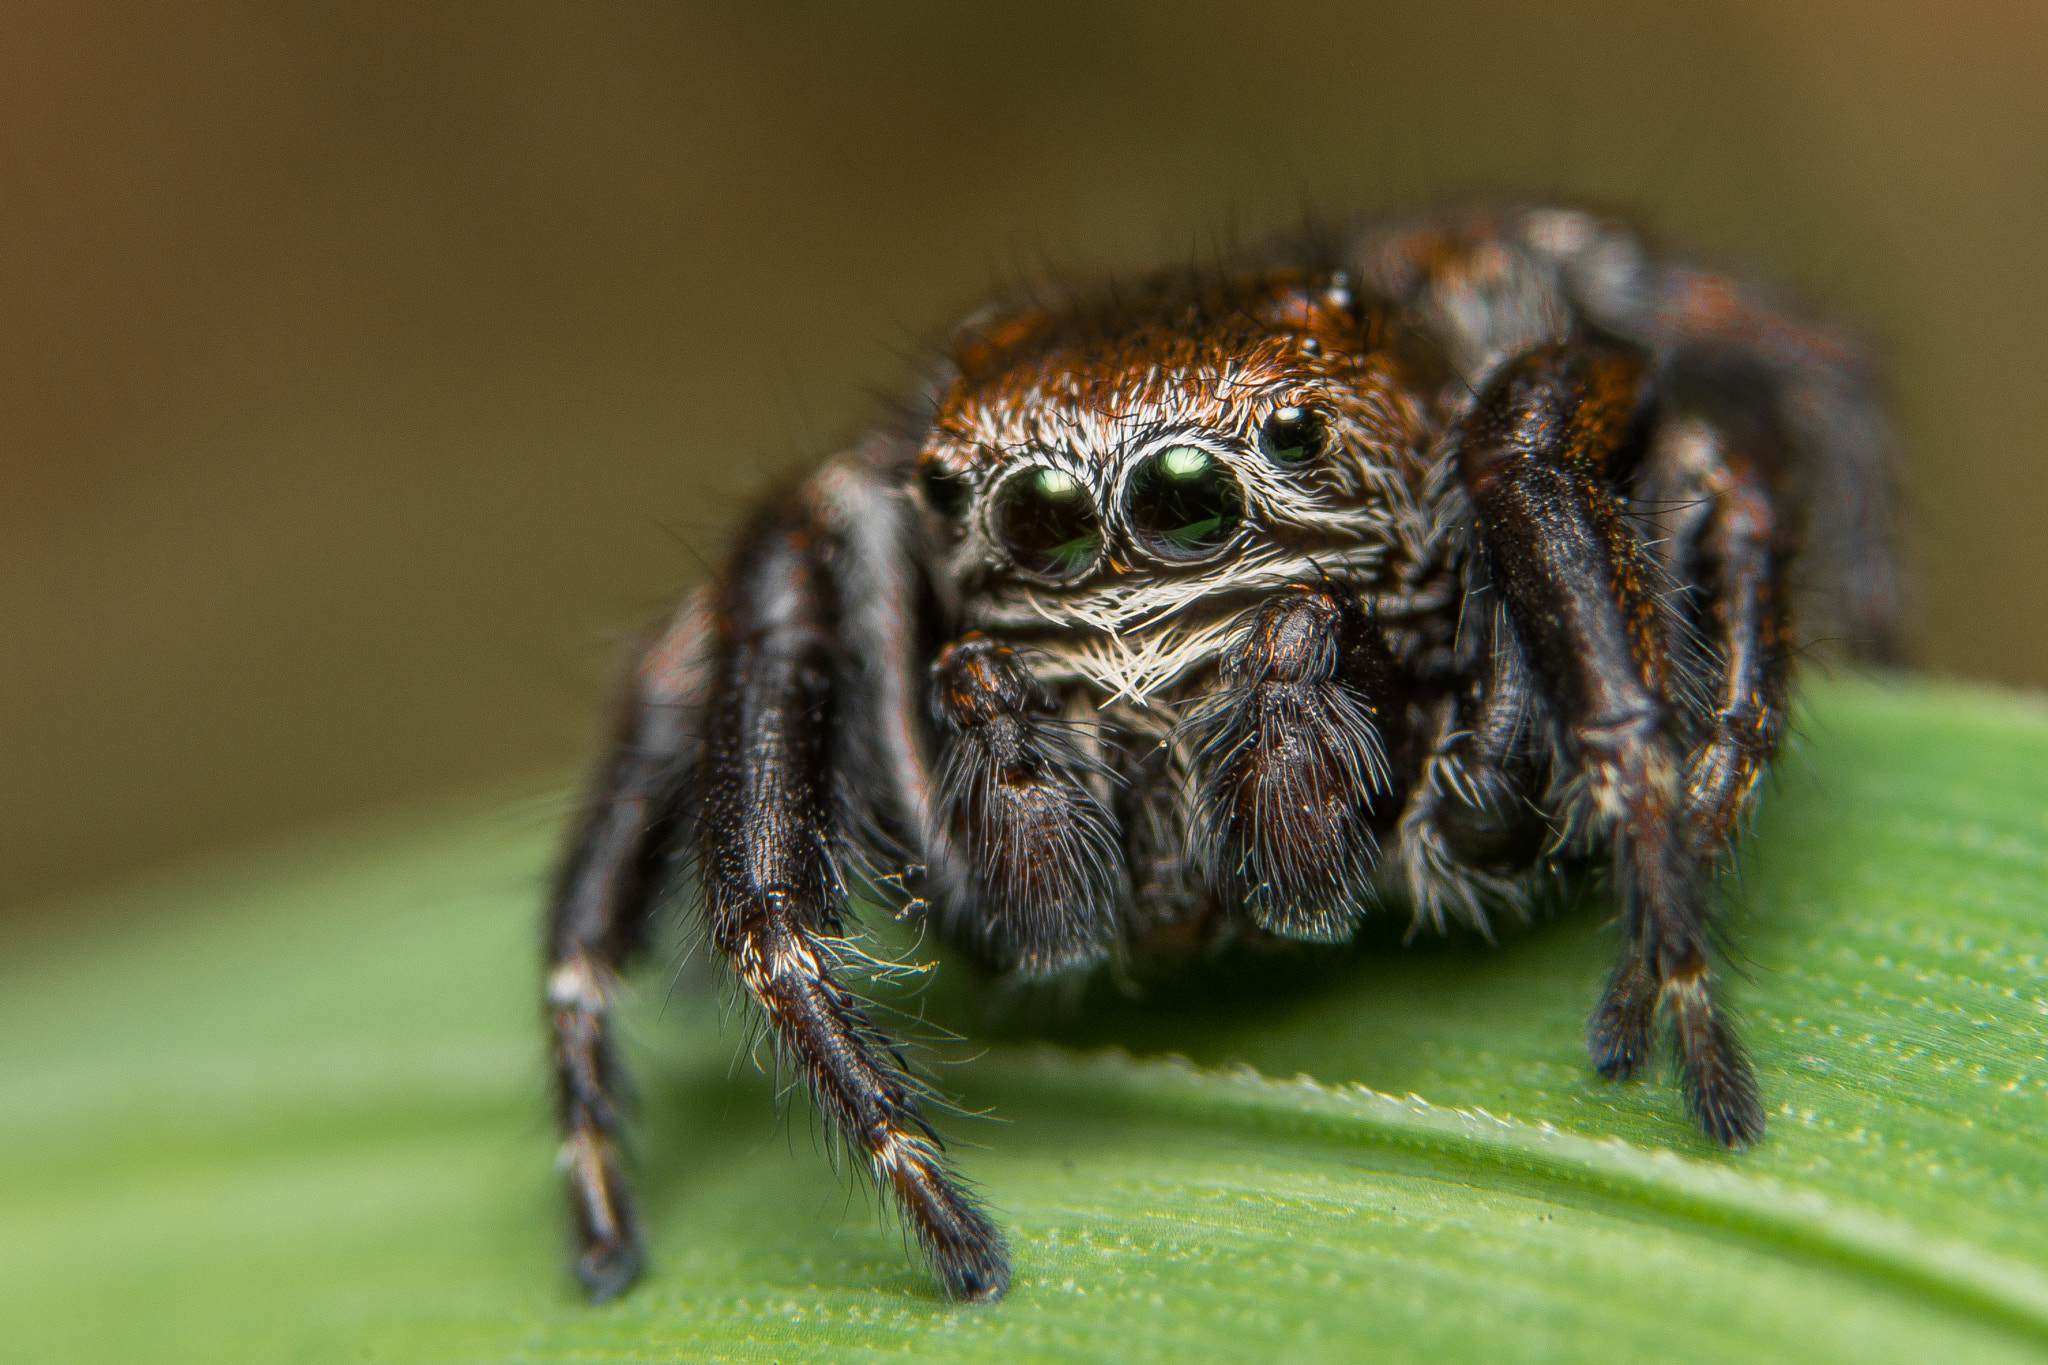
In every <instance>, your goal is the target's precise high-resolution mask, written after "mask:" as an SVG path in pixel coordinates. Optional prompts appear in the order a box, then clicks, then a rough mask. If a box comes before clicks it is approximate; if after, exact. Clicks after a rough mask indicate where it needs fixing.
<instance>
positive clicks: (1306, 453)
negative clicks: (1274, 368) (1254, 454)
mask: <svg viewBox="0 0 2048 1365" xmlns="http://www.w3.org/2000/svg"><path fill="white" fill-rule="evenodd" d="M1323 438H1324V425H1323V416H1322V414H1321V413H1319V412H1317V411H1316V410H1315V409H1314V408H1305V407H1301V406H1299V405H1297V404H1289V405H1288V406H1286V407H1284V408H1275V409H1273V415H1272V416H1270V417H1268V418H1267V419H1266V424H1265V425H1264V426H1262V427H1260V428H1259V451H1260V453H1261V454H1263V455H1264V456H1265V457H1266V458H1267V459H1269V460H1271V461H1272V462H1273V463H1274V464H1277V465H1280V466H1282V467H1283V468H1292V467H1294V466H1296V465H1304V464H1307V463H1309V461H1311V460H1313V459H1315V458H1316V457H1317V456H1319V455H1321V454H1322V453H1323Z"/></svg>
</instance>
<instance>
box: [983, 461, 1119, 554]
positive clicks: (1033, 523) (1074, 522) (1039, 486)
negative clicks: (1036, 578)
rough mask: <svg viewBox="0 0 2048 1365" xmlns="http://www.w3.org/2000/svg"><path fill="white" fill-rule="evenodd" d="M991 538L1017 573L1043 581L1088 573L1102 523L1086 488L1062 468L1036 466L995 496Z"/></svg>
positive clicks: (1018, 476)
mask: <svg viewBox="0 0 2048 1365" xmlns="http://www.w3.org/2000/svg"><path fill="white" fill-rule="evenodd" d="M992 529H993V530H994V532H995V538H996V541H997V543H999V544H1000V545H1001V546H1002V547H1003V549H1004V550H1006V551H1008V553H1009V556H1010V558H1011V559H1012V560H1014V561H1015V562H1016V564H1017V567H1019V568H1021V569H1027V570H1029V571H1030V572H1032V573H1035V574H1043V575H1045V576H1046V577H1047V578H1073V577H1077V576H1078V575H1080V574H1082V573H1084V572H1086V571H1087V570H1088V569H1089V568H1090V567H1092V566H1093V565H1094V563H1095V558H1096V556H1097V555H1098V554H1099V553H1100V552H1101V550H1102V523H1101V521H1100V520H1099V519H1098V518H1097V517H1096V515H1095V500H1094V499H1093V498H1091V497H1090V496H1089V495H1088V489H1087V486H1086V485H1084V484H1083V483H1082V482H1081V481H1080V480H1079V479H1077V478H1075V477H1074V476H1073V475H1072V474H1069V473H1067V472H1066V471H1065V470H1064V469H1054V468H1052V467H1051V466H1050V465H1037V466H1034V467H1033V468H1030V469H1026V470H1024V471H1023V472H1022V473H1020V474H1017V475H1015V476H1013V477H1012V478H1010V479H1009V481H1008V482H1006V483H1004V484H1003V486H1002V489H1001V490H1000V491H999V492H998V493H997V494H996V505H995V515H994V518H993V525H992Z"/></svg>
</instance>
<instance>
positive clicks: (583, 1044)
mask: <svg viewBox="0 0 2048 1365" xmlns="http://www.w3.org/2000/svg"><path fill="white" fill-rule="evenodd" d="M710 645H711V635H710V623H709V604H708V602H707V600H706V597H705V595H704V594H703V593H701V592H700V593H697V594H695V595H693V596H692V597H691V598H690V599H689V600H688V601H687V602H686V603H685V604H684V606H683V608H682V610H681V611H680V612H679V613H677V615H676V617H675V618H674V619H673V620H672V621H671V622H670V623H669V624H668V626H667V627H666V628H665V629H664V630H663V631H662V633H661V634H660V636H659V637H658V638H657V639H656V640H655V642H654V644H653V646H652V647H651V648H650V649H649V650H648V651H647V652H646V653H645V654H644V655H643V656H642V657H641V660H640V662H639V665H638V667H637V668H636V669H635V670H634V671H633V673H632V674H631V676H630V678H629V679H628V680H627V685H626V686H625V687H624V688H623V689H622V691H621V697H620V704H619V713H618V718H617V724H616V727H615V733H614V738H613V741H612V743H611V745H610V747H609V749H608V750H607V752H606V755H605V758H604V762H603V766H602V768H601V769H600V771H599V776H598V780H597V782H596V783H595V784H594V786H595V793H596V794H595V796H594V799H593V800H592V801H591V802H590V803H589V806H588V807H587V809H586V810H585V812H584V815H583V817H582V820H581V822H580V824H579V826H578V829H577V832H576V835H575V838H574V840H573V842H572V843H571V845H570V849H569V855H568V857H567V858H566V859H565V860H564V862H563V864H562V868H561V871H560V873H559V875H558V877H557V880H556V885H555V894H554V898H553V901H552V903H551V908H550V914H549V919H548V925H547V969H546V970H547V982H546V999H547V1009H548V1026H549V1030H550V1036H551V1037H552V1039H553V1070H554V1078H555V1093H556V1121H557V1123H558V1125H559V1127H560V1130H561V1133H562V1167H563V1170H564V1172H565V1174H566V1175H567V1178H568V1181H569V1193H570V1208H571V1211H572V1214H573V1222H574V1228H575V1238H576V1264H575V1269H576V1277H577V1279H578V1280H580V1281H581V1282H582V1284H583V1287H584V1289H585V1291H586V1292H587V1293H588V1294H589V1295H590V1297H591V1298H593V1299H596V1300H604V1299H608V1298H611V1297H612V1296H613V1295H615V1294H617V1293H618V1292H619V1291H620V1290H622V1289H624V1288H625V1287H626V1286H627V1285H628V1284H630V1283H631V1282H632V1280H633V1277H634V1276H635V1275H636V1274H638V1273H639V1269H640V1263H641V1250H640V1232H639V1221H638V1218H637V1216H636V1214H635V1211H634V1207H633V1201H632V1195H631V1191H630V1190H629V1188H628V1187H627V1183H626V1177H625V1172H624V1169H623V1166H622V1164H621V1161H620V1156H619V1150H618V1141H619V1137H620V1127H621V1121H622V1113H621V1110H622V1104H621V1100H620V1093H621V1091H622V1088H623V1086H624V1083H625V1077H624V1075H623V1072H622V1071H621V1069H620V1065H619V1062H618V1058H617V1055H616V1052H615V1049H614V1047H613V1043H612V1038H611V1032H610V1024H609V1018H610V1014H611V1009H612V1002H613V1000H614V999H615V997H616V995H617V993H618V983H619V973H620V971H621V970H622V969H623V968H624V967H625V966H626V965H628V963H629V962H630V960H631V959H632V958H633V957H634V956H635V955H636V954H637V953H638V952H639V951H640V950H641V949H642V947H643V946H644V943H645V938H646V931H647V927H648V920H649V917H650V911H651V909H652V907H653V906H654V904H655V902H656V900H657V899H658V896H659V893H660V890H661V884H662V881H663V879H664V874H665V872H666V864H667V857H668V853H669V850H670V848H671V846H672V844H673V843H674V841H675V837H676V831H677V828H678V824H679V822H680V819H681V817H682V811H681V810H680V808H679V803H678V801H677V795H678V793H679V791H680V790H681V788H682V785H683V783H684V775H685V774H687V773H688V772H689V770H690V768H691V766H692V764H694V762H695V761H696V757H697V749H698V723H699V721H700V718H701V717H700V715H699V709H698V707H697V705H696V702H697V699H698V698H699V697H700V696H701V695H702V693H703V689H704V685H705V681H706V678H707V670H708V667H709V662H710Z"/></svg>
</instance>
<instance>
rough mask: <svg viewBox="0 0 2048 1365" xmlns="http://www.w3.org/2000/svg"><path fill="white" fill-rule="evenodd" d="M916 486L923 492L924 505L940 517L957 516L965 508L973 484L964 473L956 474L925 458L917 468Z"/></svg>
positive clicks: (971, 493)
mask: <svg viewBox="0 0 2048 1365" xmlns="http://www.w3.org/2000/svg"><path fill="white" fill-rule="evenodd" d="M917 486H918V488H919V489H921V490H922V491H923V493H924V505H925V506H927V507H929V508H931V509H932V511H934V512H937V513H938V514H939V515H940V516H942V517H957V516H959V515H960V514H961V513H962V512H965V511H966V510H967V504H968V502H969V501H971V500H972V499H973V497H974V486H973V485H972V484H970V483H968V481H967V476H966V475H964V474H956V473H954V472H953V471H952V470H950V469H948V468H946V466H944V465H943V464H940V463H939V462H938V461H937V460H926V461H925V462H924V463H923V464H922V465H919V466H918V470H917Z"/></svg>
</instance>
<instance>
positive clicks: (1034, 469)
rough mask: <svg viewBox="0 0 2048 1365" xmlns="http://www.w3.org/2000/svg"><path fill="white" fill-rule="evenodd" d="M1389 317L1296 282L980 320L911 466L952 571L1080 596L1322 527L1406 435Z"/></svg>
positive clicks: (1186, 287) (1180, 280) (1161, 287)
mask: <svg viewBox="0 0 2048 1365" xmlns="http://www.w3.org/2000/svg"><path fill="white" fill-rule="evenodd" d="M1379 325H1380V324H1379V314H1378V313H1377V312H1376V311H1375V310H1371V309H1362V308H1360V307H1359V306H1358V304H1357V301H1356V300H1355V299H1354V297H1353V294H1352V291H1351V289H1350V287H1349V286H1348V285H1347V283H1346V282H1345V279H1344V277H1343V276H1342V275H1334V274H1329V275H1323V276H1320V277H1310V276H1305V275H1302V274H1299V273H1286V274H1273V275H1267V276H1260V277H1254V278H1252V279H1251V280H1249V281H1247V280H1242V279H1240V280H1236V281H1228V282H1226V281H1223V280H1221V279H1208V278H1201V277H1195V276H1187V275H1181V276H1171V277H1163V278H1161V279H1157V280H1154V281H1152V282H1150V283H1148V284H1146V285H1144V286H1141V287H1139V288H1137V289H1135V290H1129V289H1127V290H1123V291H1119V292H1115V293H1109V294H1105V295H1103V296H1101V297H1098V298H1093V299H1084V300H1080V301H1066V302H1065V303H1063V304H1061V305H1059V306H1037V307H1032V308H1027V309H1022V310H1017V311H1009V312H1001V313H994V314H989V315H984V316H981V317H977V318H975V319H973V320H971V321H970V322H969V323H968V324H967V325H966V326H965V327H964V328H963V329H962V330H961V332H960V334H959V335H958V336H957V337H956V338H955V341H954V346H953V351H952V367H951V372H950V374H949V375H948V377H947V382H946V384H945V387H944V389H943V392H942V393H941V394H940V396H939V399H938V403H937V411H936V413H935V416H934V419H933V421H932V423H931V426H930V428H929V429H928V431H927V434H926V437H925V440H924V443H923V446H922V448H921V450H920V451H919V454H918V461H917V479H916V483H917V488H918V493H917V497H918V498H919V500H920V501H921V503H922V505H923V507H924V509H925V510H926V511H927V512H928V513H929V514H930V516H931V517H932V518H933V519H934V521H935V522H936V523H938V524H939V526H941V527H942V528H943V529H944V530H946V531H947V532H949V533H950V536H951V544H952V546H953V551H952V555H951V558H950V564H951V566H952V569H953V576H954V577H955V579H956V581H958V582H961V583H963V584H968V583H975V582H997V583H1010V584H1014V585H1017V586H1019V587H1025V588H1036V589H1039V590H1041V591H1042V590H1044V589H1048V588H1050V589H1055V590H1065V591H1070V592H1076V593H1082V594H1085V593H1088V592H1090V591H1099V590H1102V589H1104V588H1106V587H1113V585H1115V584H1118V583H1124V584H1129V583H1131V582H1133V581H1139V580H1145V579H1162V578H1171V579H1188V578H1204V577H1215V576H1217V575H1219V574H1226V573H1227V572H1228V570H1229V566H1231V565H1233V564H1237V563H1241V562H1243V561H1244V560H1245V559H1246V558H1247V556H1251V557H1254V558H1255V557H1257V555H1258V553H1259V552H1260V551H1261V550H1263V549H1265V548H1268V547H1270V546H1271V545H1273V544H1275V543H1276V542H1284V541H1287V540H1289V539H1290V538H1294V539H1299V538H1301V537H1302V536H1303V535H1307V536H1308V537H1309V538H1314V531H1313V528H1314V527H1315V526H1316V525H1317V524H1318V522H1327V521H1328V520H1329V519H1330V517H1331V515H1332V514H1333V513H1336V512H1338V511H1340V510H1341V508H1342V507H1344V506H1345V505H1347V503H1355V502H1356V501H1357V496H1358V494H1359V493H1360V492H1361V491H1362V488H1363V484H1364V483H1366V482H1370V480H1362V479H1361V477H1360V469H1361V467H1362V466H1364V465H1372V464H1374V463H1375V462H1378V463H1380V464H1385V463H1386V455H1387V453H1388V452H1390V451H1391V450H1393V449H1394V448H1396V447H1404V446H1405V445H1406V444H1407V443H1408V436H1407V433H1406V431H1405V430H1404V428H1405V426H1406V425H1407V424H1406V423H1405V422H1404V421H1403V420H1402V418H1403V408H1402V403H1401V402H1400V383H1399V380H1398V378H1397V375H1396V373H1395V370H1394V368H1393V367H1392V366H1390V365H1389V363H1388V357H1387V353H1386V352H1385V350H1384V347H1383V346H1382V344H1381V342H1382V340H1383V338H1381V337H1379V336H1378V335H1376V333H1377V331H1378V329H1379Z"/></svg>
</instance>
